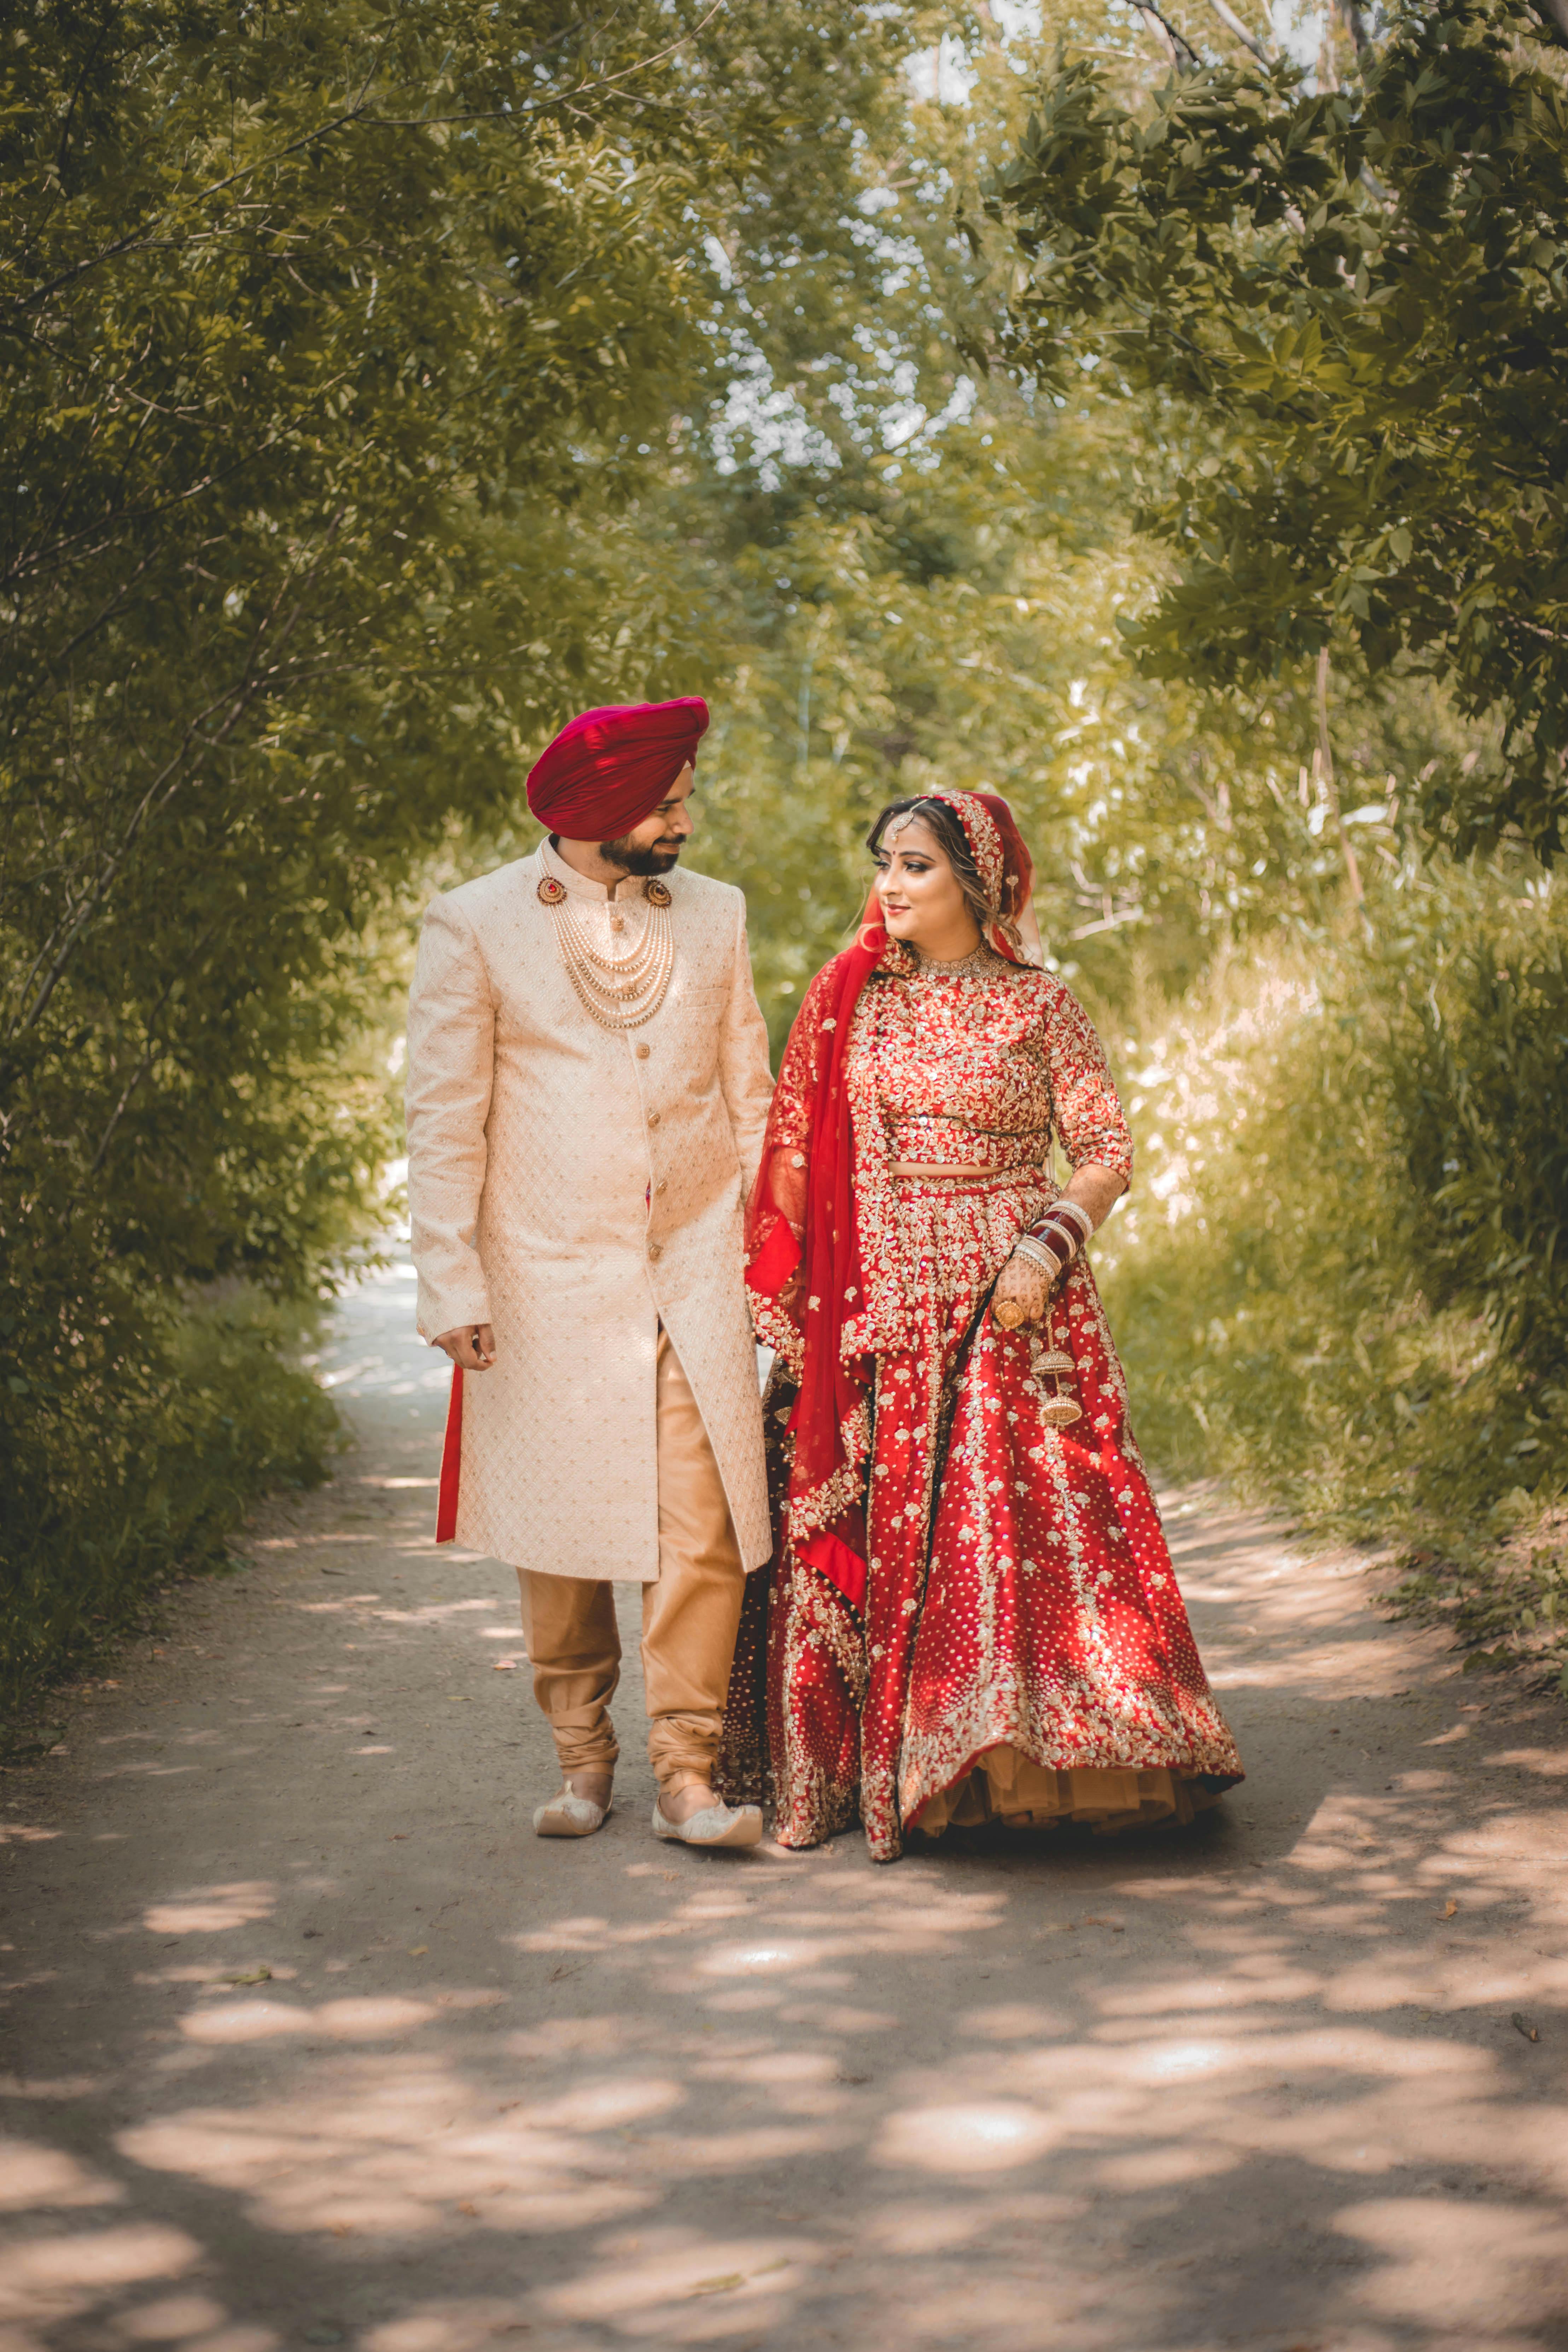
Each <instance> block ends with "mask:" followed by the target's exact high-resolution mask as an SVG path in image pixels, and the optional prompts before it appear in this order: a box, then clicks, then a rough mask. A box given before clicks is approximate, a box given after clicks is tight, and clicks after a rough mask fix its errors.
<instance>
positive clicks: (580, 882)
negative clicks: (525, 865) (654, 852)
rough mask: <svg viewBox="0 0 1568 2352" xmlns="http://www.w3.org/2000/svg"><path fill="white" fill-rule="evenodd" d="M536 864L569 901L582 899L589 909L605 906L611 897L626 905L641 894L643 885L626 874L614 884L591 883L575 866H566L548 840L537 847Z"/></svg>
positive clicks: (635, 877)
mask: <svg viewBox="0 0 1568 2352" xmlns="http://www.w3.org/2000/svg"><path fill="white" fill-rule="evenodd" d="M539 865H540V870H541V872H542V873H544V874H548V875H549V876H550V877H551V879H552V881H555V882H559V883H560V885H561V887H562V888H563V890H564V891H565V893H566V895H567V897H568V898H581V899H583V900H584V902H585V903H586V904H587V905H588V906H590V907H603V906H605V905H607V904H608V903H609V901H610V900H611V899H612V898H618V901H619V903H620V904H621V905H622V906H625V905H626V901H627V899H628V898H641V897H642V895H643V888H644V885H643V882H642V880H641V878H640V877H639V876H637V875H636V874H628V875H626V877H625V878H624V880H622V881H619V882H616V883H606V882H593V881H590V880H589V878H588V877H587V875H585V874H579V873H578V871H577V868H576V867H575V866H568V865H567V863H566V860H565V859H564V858H563V856H561V855H560V853H559V851H557V850H554V849H552V848H551V846H550V844H549V842H548V841H542V842H541V843H540V845H539Z"/></svg>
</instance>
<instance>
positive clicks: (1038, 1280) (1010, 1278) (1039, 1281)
mask: <svg viewBox="0 0 1568 2352" xmlns="http://www.w3.org/2000/svg"><path fill="white" fill-rule="evenodd" d="M1053 1288H1054V1285H1053V1283H1052V1281H1051V1277H1050V1276H1049V1275H1048V1274H1047V1272H1046V1269H1045V1267H1044V1266H1043V1265H1036V1264H1035V1261H1034V1259H1033V1258H1032V1257H1010V1258H1009V1259H1008V1260H1007V1263H1006V1265H1005V1266H1004V1267H1003V1269H1002V1271H1001V1273H1000V1274H999V1275H998V1276H997V1277H996V1288H995V1290H994V1292H993V1294H992V1298H991V1312H992V1314H993V1315H994V1317H995V1318H996V1320H997V1322H998V1323H1000V1324H1001V1326H1002V1328H1003V1329H1004V1330H1005V1331H1016V1329H1017V1328H1018V1326H1019V1325H1020V1323H1037V1322H1038V1321H1039V1319H1040V1318H1041V1316H1042V1315H1043V1314H1044V1313H1045V1311H1046V1302H1047V1299H1048V1298H1049V1297H1050V1295H1051V1291H1052V1289H1053Z"/></svg>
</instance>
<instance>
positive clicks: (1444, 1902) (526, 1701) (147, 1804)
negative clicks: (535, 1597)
mask: <svg viewBox="0 0 1568 2352" xmlns="http://www.w3.org/2000/svg"><path fill="white" fill-rule="evenodd" d="M410 1296H411V1291H410V1286H408V1285H407V1284H406V1282H405V1280H404V1279H403V1278H402V1275H401V1273H400V1272H399V1271H398V1270H396V1269H395V1270H393V1271H392V1272H390V1273H389V1274H388V1275H387V1276H385V1277H384V1279H382V1280H381V1281H379V1282H376V1283H372V1284H370V1285H367V1286H365V1287H364V1288H363V1290H362V1291H360V1292H359V1293H358V1294H357V1296H356V1297H354V1298H353V1300H351V1301H350V1302H349V1305H348V1307H347V1308H346V1310H345V1314H344V1318H343V1321H342V1328H341V1330H340V1334H339V1341H338V1345H337V1349H336V1353H335V1358H334V1370H333V1374H332V1376H333V1378H334V1379H335V1380H336V1381H337V1384H338V1391H339V1394H340V1395H341V1397H342V1400H343V1402H345V1405H346V1407H347V1409H348V1411H349V1412H350V1414H351V1415H352V1417H353V1423H354V1426H355V1429H356V1432H357V1436H358V1447H357V1450H356V1452H355V1453H354V1454H352V1455H351V1456H349V1457H348V1458H347V1459H346V1460H345V1462H344V1465H343V1467H342V1475H340V1477H339V1478H338V1480H337V1482H336V1484H335V1485H334V1486H331V1488H330V1489H328V1490H326V1491H324V1492H323V1493H321V1495H319V1496H312V1497H309V1498H305V1499H302V1500H296V1501H295V1502H294V1503H293V1504H292V1505H290V1506H289V1507H279V1508H277V1509H274V1510H273V1511H271V1512H270V1513H269V1514H268V1516H267V1517H265V1518H264V1519H263V1520H261V1521H260V1522H259V1523H258V1527H257V1528H256V1529H255V1530H254V1531H253V1535H252V1538H251V1539H250V1542H249V1547H248V1565H247V1568H246V1570H245V1571H244V1572H243V1573H242V1574H239V1575H237V1576H236V1577H234V1578H233V1579H230V1580H223V1581H219V1582H210V1583H205V1584H201V1585H196V1586H193V1587H190V1588H187V1589H186V1591H184V1593H183V1594H181V1595H179V1596H177V1597H176V1598H175V1600H174V1603H173V1604H172V1608H171V1612H170V1615H169V1621H168V1630H167V1632H166V1633H165V1634H164V1635H163V1636H162V1637H161V1638H160V1639H158V1640H157V1641H156V1642H153V1643H142V1645H140V1646H139V1647H138V1648H137V1649H135V1650H134V1651H133V1652H132V1653H130V1654H127V1655H126V1656H125V1657H124V1659H123V1661H122V1663H121V1664H120V1665H119V1666H118V1667H117V1668H115V1669H113V1670H112V1680H110V1682H107V1683H104V1684H102V1685H99V1686H98V1687H95V1688H93V1689H92V1690H91V1691H89V1692H85V1693H81V1694H78V1695H73V1696H70V1697H69V1698H68V1699H67V1700H66V1701H65V1702H64V1703H63V1705H64V1707H65V1708H66V1710H67V1711H68V1718H69V1719H68V1727H67V1729H66V1731H65V1733H64V1735H63V1738H62V1744H61V1746H60V1748H58V1750H57V1752H56V1753H54V1754H53V1755H51V1756H48V1757H47V1758H45V1759H42V1760H40V1761H39V1762H37V1764H36V1765H34V1766H32V1767H31V1768H28V1769H21V1770H13V1771H12V1772H10V1773H8V1774H6V1775H5V1777H4V1781H3V1784H0V1803H3V1805H4V1812H3V1814H0V1821H3V1823H4V1827H3V1828H0V1838H3V1839H4V1841H5V1861H4V1864H3V1868H4V1875H3V1876H0V1890H4V1891H3V1894H0V1904H3V1918H4V1927H0V1946H3V1950H0V1966H3V1967H4V1969H5V1977H6V1979H7V1991H6V2010H5V2014H6V2033H7V2048H6V2053H5V2058H4V2061H3V2062H0V2063H3V2065H4V2069H5V2082H4V2084H3V2088H4V2091H5V2118H4V2122H5V2130H6V2132H7V2133H8V2135H9V2137H8V2138H7V2140H6V2142H5V2145H4V2147H3V2149H0V2212H3V2213H4V2215H5V2231H6V2238H5V2243H4V2245H3V2247H0V2337H3V2338H4V2341H5V2344H6V2345H7V2346H8V2347H12V2352H19V2347H28V2352H32V2347H54V2352H135V2347H157V2346H160V2345H166V2346H170V2347H178V2352H273V2347H296V2346H300V2345H307V2346H321V2345H335V2344H344V2345H351V2346H354V2347H363V2352H477V2347H490V2346H492V2345H493V2346H495V2347H498V2352H501V2347H510V2346H512V2345H516V2346H518V2347H549V2352H618V2348H619V2347H637V2346H647V2345H661V2344H668V2345H715V2346H719V2347H728V2352H752V2347H755V2352H762V2347H767V2352H785V2347H789V2352H794V2347H816V2346H823V2347H827V2346H839V2345H843V2346H847V2347H849V2346H853V2347H857V2352H881V2347H890V2346H898V2347H911V2352H928V2347H930V2352H936V2348H937V2347H950V2346H952V2347H960V2346H961V2347H973V2352H1045V2347H1049V2352H1210V2347H1228V2346H1237V2347H1247V2352H1542V2347H1568V2071H1565V2062H1568V1999H1565V1995H1568V1946H1565V1943H1564V1938H1563V1913H1564V1909H1565V1907H1568V1878H1565V1875H1564V1872H1563V1862H1564V1857H1565V1852H1568V1839H1565V1837H1564V1826H1565V1805H1564V1800H1565V1794H1568V1791H1565V1790H1564V1780H1565V1778H1568V1719H1565V1717H1564V1714H1563V1708H1562V1706H1561V1703H1560V1702H1556V1701H1552V1700H1548V1699H1544V1698H1532V1697H1531V1696H1528V1695H1527V1694H1525V1693H1523V1692H1521V1691H1520V1690H1519V1689H1517V1688H1515V1687H1514V1686H1512V1685H1508V1684H1504V1683H1500V1682H1497V1681H1495V1680H1493V1679H1491V1678H1489V1677H1485V1676H1481V1677H1477V1676H1469V1677H1464V1676H1461V1675H1460V1674H1459V1672H1458V1664H1459V1662H1458V1659H1456V1658H1455V1656H1454V1655H1453V1654H1451V1653H1450V1652H1448V1651H1447V1650H1446V1649H1445V1648H1444V1647H1443V1645H1442V1643H1441V1641H1440V1640H1439V1638H1438V1637H1437V1636H1436V1635H1434V1634H1430V1633H1418V1632H1416V1631H1415V1630H1413V1629H1412V1628H1410V1627H1408V1626H1405V1625H1401V1624H1397V1623H1391V1622H1388V1621H1387V1620H1386V1619H1385V1618H1384V1616H1383V1615H1382V1614H1380V1612H1379V1611H1378V1609H1377V1607H1376V1605H1375V1596H1374V1593H1373V1590H1372V1588H1371V1585H1370V1583H1369V1578H1368V1572H1367V1570H1366V1566H1365V1564H1364V1562H1363V1561H1361V1560H1357V1559H1323V1558H1318V1559H1313V1558H1309V1557H1306V1556H1304V1555H1303V1554H1302V1553H1301V1552H1300V1550H1299V1549H1293V1548H1292V1547H1291V1546H1290V1544H1289V1542H1288V1541H1287V1540H1285V1539H1284V1538H1282V1537H1281V1535H1280V1534H1279V1531H1277V1530H1271V1529H1270V1528H1268V1526H1267V1525H1266V1524H1265V1523H1263V1522H1261V1521H1259V1520H1258V1519H1257V1518H1255V1517H1248V1516H1246V1515H1244V1514H1242V1513H1240V1512H1237V1511H1235V1510H1230V1509H1226V1508H1224V1507H1222V1506H1221V1504H1220V1502H1219V1500H1218V1499H1217V1498H1216V1497H1215V1496H1213V1495H1210V1494H1205V1493H1193V1492H1188V1493H1175V1494H1168V1495H1166V1496H1163V1504H1164V1507H1165V1509H1166V1512H1167V1517H1168V1522H1169V1525H1170V1528H1171V1534H1172V1540H1173V1550H1174V1553H1175V1557H1176V1563H1177V1567H1178V1570H1180V1573H1181V1576H1182V1580H1183V1584H1184V1590H1185V1591H1186V1595H1187V1599H1188V1602H1189V1605H1190V1606H1191V1609H1192V1612H1193V1617H1194V1623H1195V1626H1196V1629H1197V1633H1198V1636H1199V1640H1200V1643H1201V1644H1202V1646H1203V1649H1204V1652H1205V1658H1206V1660H1207V1663H1208V1664H1209V1667H1210V1671H1211V1673H1212V1675H1213V1677H1214V1680H1215V1685H1216V1686H1217V1687H1218V1689H1219V1691H1220V1693H1221V1695H1222V1698H1223V1702H1224V1704H1225V1706H1226V1709H1227V1712H1228V1713H1229V1715H1230V1717H1231V1720H1232V1722H1233V1723H1234V1725H1235V1727H1236V1730H1237V1736H1238V1738H1239V1740H1240V1743H1241V1748H1242V1752H1243V1755H1244V1758H1245V1759H1246V1762H1247V1768H1248V1772H1249V1776H1250V1777H1249V1778H1248V1780H1247V1784H1246V1786H1245V1787H1243V1788H1242V1789H1240V1790H1237V1791H1236V1792H1235V1793H1234V1794H1233V1795H1232V1796H1230V1797H1229V1798H1228V1799H1226V1801H1225V1803H1224V1804H1223V1805H1222V1806H1221V1807H1220V1808H1219V1809H1218V1811H1217V1812H1216V1813H1215V1814H1212V1815H1210V1816H1208V1817H1206V1819H1205V1821H1203V1822H1200V1823H1199V1824H1198V1825H1197V1826H1196V1827H1195V1828H1194V1829H1193V1830H1190V1831H1187V1832H1172V1831H1165V1832H1147V1833H1144V1834H1142V1835H1140V1836H1138V1837H1135V1838H1127V1839H1122V1840H1118V1841H1095V1840H1093V1839H1091V1838H1089V1837H1081V1838H1074V1839H1073V1840H1071V1841H1068V1840H1065V1839H1061V1838H1053V1837H1052V1836H1050V1835H1048V1834H1045V1833H1031V1834H1029V1835H1026V1836H1018V1837H1013V1836H1009V1835H1008V1834H1006V1833H1005V1832H999V1831H998V1832H987V1833H984V1835H981V1836H978V1837H975V1838H972V1839H971V1840H970V1841H969V1842H968V1843H960V1842H959V1841H956V1840H955V1841H951V1842H948V1843H943V1844H942V1845H939V1846H937V1847H935V1848H933V1849H931V1850H930V1851H927V1852H924V1853H921V1854H920V1855H918V1856H911V1857H910V1858H909V1859H907V1860H905V1861H904V1862H902V1863H900V1864H896V1865H893V1866H891V1867H882V1868H879V1867H875V1866H873V1865H872V1864H869V1863H868V1861H867V1859H866V1856H865V1853H864V1851H863V1849H862V1847H861V1845H860V1843H859V1841H858V1836H857V1835H851V1836H847V1837H842V1838H840V1839H838V1840H837V1842H836V1843H834V1844H833V1845H832V1846H831V1847H828V1848H826V1849H825V1850H823V1851H822V1852H820V1853H811V1854H788V1853H784V1852H782V1851H780V1850H777V1849H774V1848H772V1847H770V1846H766V1845H764V1847H763V1849H762V1850H761V1851H760V1852H758V1853H754V1854H751V1855H709V1856H704V1855H701V1854H698V1853H688V1852H685V1851H682V1850H676V1851H671V1850H670V1849H669V1848H668V1846H663V1845H657V1844H655V1843H654V1842H653V1840H652V1838H651V1837H650V1835H649V1832H648V1814H649V1811H650V1808H651V1803H652V1796H653V1784H652V1780H651V1778H650V1775H649V1773H648V1769H647V1763H646V1760H645V1759H643V1756H642V1753H641V1741H640V1737H639V1731H638V1725H639V1717H640V1712H641V1694H640V1689H639V1686H638V1679H637V1673H636V1665H635V1643H634V1644H633V1654H632V1657H631V1661H630V1663H629V1666H628V1673H627V1676H626V1683H625V1685H623V1691H622V1696H621V1701H620V1720H621V1728H622V1736H623V1738H624V1739H625V1741H626V1758H625V1759H624V1761H623V1765H622V1769H621V1774H620V1780H619V1783H618V1786H617V1790H616V1811H615V1812H614V1814H613V1815H612V1817H611V1819H610V1822H608V1824H607V1825H606V1827H605V1830H604V1832H602V1833H601V1834H600V1835H599V1836H598V1837H596V1838H595V1839H591V1840H589V1841H586V1842H584V1843H550V1842H543V1841H540V1840H537V1839H535V1838H534V1837H533V1836H532V1835H531V1827H530V1812H531V1807H532V1806H533V1804H534V1803H535V1802H537V1801H539V1799H540V1798H541V1797H542V1796H543V1795H545V1794H547V1793H548V1792H549V1790H551V1789H552V1787H553V1785H554V1776H553V1774H552V1769H551V1761H550V1752H549V1747H548V1742H547V1739H546V1737H545V1735H544V1732H543V1727H542V1723H541V1721H540V1719H539V1717H538V1716H537V1713H536V1711H535V1709H534V1707H533V1703H532V1699H531V1693H530V1689H529V1679H528V1674H527V1669H526V1664H525V1661H524V1659H523V1656H522V1645H521V1639H520V1637H519V1633H518V1630H517V1622H516V1591H515V1585H514V1582H513V1580H512V1578H511V1574H510V1570H506V1569H504V1568H501V1567H499V1566H498V1565H497V1564H496V1563H495V1562H493V1561H483V1560H476V1559H467V1558H462V1557H454V1555H453V1554H452V1552H451V1551H450V1550H446V1551H442V1552H437V1551H436V1550H435V1549H434V1547H433V1545H432V1542H431V1539H430V1528H431V1519H432V1507H433V1501H434V1478H435V1473H436V1467H437V1447H438V1441H439V1428H440V1420H441V1411H442V1403H443V1390H444V1385H445V1383H444V1381H443V1379H442V1377H441V1368H440V1367H439V1366H438V1365H437V1364H435V1363H433V1361H432V1360H431V1358H430V1357H429V1356H428V1355H427V1354H426V1353H424V1352H422V1351H421V1350H420V1349H418V1348H417V1346H416V1343H415V1342H414V1341H413V1340H412V1339H411V1336H410V1322H411V1317H410V1308H409V1300H410ZM628 1622H630V1621H629V1620H628ZM459 1706H461V1707H462V1708H463V1709H464V1710H465V1712H464V1713H463V1714H461V1715H459V1714H458V1713H457V1711H456V1710H457V1709H458V1707H459ZM6 2331H8V2333H7V2332H6Z"/></svg>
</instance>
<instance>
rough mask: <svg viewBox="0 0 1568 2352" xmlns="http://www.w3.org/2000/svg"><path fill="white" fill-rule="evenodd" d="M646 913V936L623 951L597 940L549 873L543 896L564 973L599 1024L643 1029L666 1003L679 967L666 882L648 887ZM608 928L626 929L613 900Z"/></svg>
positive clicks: (615, 929)
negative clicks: (607, 946) (602, 945)
mask: <svg viewBox="0 0 1568 2352" xmlns="http://www.w3.org/2000/svg"><path fill="white" fill-rule="evenodd" d="M643 895H644V898H645V899H646V901H647V919H646V920H645V922H644V924H643V927H642V936H641V938H640V939H638V940H637V941H636V942H635V943H634V945H633V946H632V947H631V949H630V950H628V951H627V952H626V954H624V955H622V954H617V953H616V950H614V949H613V948H612V949H611V950H609V951H608V952H606V951H605V950H604V949H602V948H600V947H598V946H596V945H595V941H594V938H593V936H592V934H591V932H590V931H589V929H588V928H587V925H586V924H585V923H584V919H583V918H582V916H581V915H580V913H579V912H578V910H577V908H575V907H574V905H573V903H572V899H571V897H570V895H569V894H568V892H567V890H566V888H565V886H564V885H563V883H560V882H557V881H556V880H555V878H554V877H553V876H552V875H548V874H547V875H546V876H545V877H544V879H543V881H542V883H541V884H540V886H539V896H540V898H541V900H542V902H543V904H544V905H545V906H546V907H548V908H549V909H550V911H551V913H552V916H553V917H554V929H555V945H556V949H557V950H558V951H559V954H560V957H561V961H562V963H563V966H564V967H565V971H566V977H567V979H568V980H569V981H570V982H571V983H572V986H573V988H574V991H575V992H576V995H577V1001H578V1003H580V1004H581V1005H582V1007H583V1010H584V1013H588V1014H589V1015H590V1016H591V1018H592V1019H594V1020H595V1021H596V1022H597V1023H598V1024H599V1026H600V1028H601V1029H640V1028H641V1027H642V1024H643V1023H644V1022H645V1021H651V1020H652V1019H653V1016H654V1014H655V1013H657V1012H658V1008H659V1006H660V1005H661V1004H662V1003H664V999H665V992H666V991H667V990H668V986H669V976H670V973H671V972H672V971H673V970H674V969H675V941H674V939H673V938H672V936H671V933H670V928H669V908H670V897H669V892H668V890H667V889H666V888H665V886H664V884H663V883H662V882H649V883H647V885H646V886H645V887H644V893H643ZM609 910H610V929H611V930H612V931H617V932H618V931H620V930H622V929H625V921H624V918H623V917H622V916H621V915H620V914H618V913H617V912H616V901H615V900H614V899H612V900H610V902H609Z"/></svg>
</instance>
